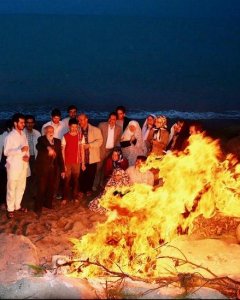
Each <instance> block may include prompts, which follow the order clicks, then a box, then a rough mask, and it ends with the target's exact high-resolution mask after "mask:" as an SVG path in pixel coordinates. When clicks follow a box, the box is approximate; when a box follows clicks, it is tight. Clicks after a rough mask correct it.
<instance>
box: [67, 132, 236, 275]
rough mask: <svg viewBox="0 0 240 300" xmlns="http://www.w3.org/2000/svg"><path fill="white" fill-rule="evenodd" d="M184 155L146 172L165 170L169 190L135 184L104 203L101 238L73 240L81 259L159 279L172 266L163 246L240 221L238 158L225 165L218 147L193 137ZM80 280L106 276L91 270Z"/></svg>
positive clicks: (154, 160)
mask: <svg viewBox="0 0 240 300" xmlns="http://www.w3.org/2000/svg"><path fill="white" fill-rule="evenodd" d="M189 142H190V144H189V146H188V147H187V149H186V150H185V151H184V152H181V153H171V154H167V155H165V156H163V157H162V158H161V159H159V157H155V156H150V157H148V160H147V164H146V166H145V167H144V168H145V169H151V168H157V169H160V173H159V176H160V177H161V178H163V181H164V184H163V186H161V187H158V188H157V189H156V190H153V189H152V188H151V187H150V186H146V185H141V184H135V185H134V186H132V187H130V188H129V187H124V188H121V189H119V193H116V192H115V193H113V192H114V189H109V190H108V191H107V193H106V194H105V195H104V196H103V198H102V199H101V205H102V206H103V207H105V208H106V209H107V210H108V213H107V214H108V215H107V217H108V218H107V221H106V222H105V223H102V224H98V225H97V227H96V230H95V232H93V233H89V234H87V235H85V236H83V237H82V238H81V239H80V240H73V242H74V244H75V245H74V248H73V252H74V255H75V257H76V258H78V257H79V258H81V259H89V260H90V261H94V262H99V263H100V264H102V265H105V266H106V267H108V268H109V269H111V270H113V271H118V272H119V270H120V269H121V270H123V271H124V272H126V273H128V274H131V275H133V276H134V275H137V276H141V277H143V278H149V277H150V278H154V277H156V276H159V275H160V274H162V273H164V272H165V268H166V265H164V264H163V262H162V261H160V260H158V259H157V257H158V256H159V254H160V253H161V245H162V244H163V243H165V242H169V241H172V240H173V239H174V238H176V237H177V236H178V235H181V234H190V233H191V232H192V229H193V224H194V220H195V219H196V218H197V217H198V216H199V215H203V216H204V217H205V218H210V217H212V216H214V214H215V213H216V212H217V211H219V212H221V213H223V214H224V215H226V216H235V217H240V180H239V177H240V165H239V164H238V162H237V161H236V160H235V158H234V156H233V155H228V156H227V157H226V158H225V159H224V156H223V154H222V152H221V149H220V146H219V143H218V141H214V140H212V139H211V138H208V137H203V136H202V135H194V136H191V137H190V140H189ZM74 275H75V276H76V275H77V276H81V277H91V276H103V275H104V272H103V271H102V269H100V268H98V267H96V266H92V265H90V266H88V267H87V268H83V269H82V273H81V274H77V273H75V274H74Z"/></svg>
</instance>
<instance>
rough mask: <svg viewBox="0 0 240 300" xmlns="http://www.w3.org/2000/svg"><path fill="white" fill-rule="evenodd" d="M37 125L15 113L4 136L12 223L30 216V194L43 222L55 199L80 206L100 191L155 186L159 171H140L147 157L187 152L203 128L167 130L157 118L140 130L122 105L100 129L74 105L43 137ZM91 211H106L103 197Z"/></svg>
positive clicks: (180, 125)
mask: <svg viewBox="0 0 240 300" xmlns="http://www.w3.org/2000/svg"><path fill="white" fill-rule="evenodd" d="M35 125H36V121H35V117H34V116H32V115H23V114H21V113H16V114H14V115H13V117H12V122H11V124H8V128H7V130H6V131H5V132H3V134H1V135H0V158H1V177H2V178H1V180H2V182H4V178H5V181H6V190H5V194H6V207H7V216H8V218H14V212H15V211H17V210H21V211H23V212H26V211H27V209H28V203H27V201H26V199H27V198H28V197H29V195H30V196H31V197H32V199H34V211H35V213H36V214H37V217H38V218H39V217H40V216H41V214H42V209H43V207H46V208H49V209H52V208H53V199H54V198H57V199H58V198H59V199H61V204H62V205H66V204H67V203H68V202H70V201H74V202H81V200H82V199H83V197H84V196H87V197H88V196H91V195H92V194H93V192H95V191H100V195H102V193H104V189H107V188H108V187H111V186H115V187H117V186H122V185H125V186H126V185H131V184H134V183H145V184H148V185H150V186H154V184H155V179H156V178H154V172H151V171H146V172H141V171H140V168H141V166H142V164H144V163H145V161H146V159H147V156H148V155H150V154H154V155H157V156H162V155H165V154H166V153H168V151H181V150H184V147H186V146H187V143H188V137H189V135H192V134H196V133H200V132H202V128H201V124H199V123H197V122H194V123H192V124H190V126H189V124H187V122H186V121H185V120H179V121H177V122H176V123H175V124H174V125H173V126H172V127H171V128H170V130H169V131H168V126H167V125H168V124H167V118H166V117H165V116H155V115H153V114H150V115H149V116H147V118H146V120H145V122H144V124H143V126H142V128H141V126H140V124H139V122H138V121H136V120H130V119H129V118H128V117H127V116H126V109H125V107H123V106H118V107H117V108H116V109H115V110H114V111H113V112H111V113H110V114H109V116H108V119H107V120H106V121H105V122H100V123H99V124H98V126H97V127H96V126H93V125H92V124H90V123H89V118H88V116H87V115H86V114H85V113H78V109H77V107H76V106H75V105H71V106H69V107H68V117H66V118H64V119H61V112H60V110H59V109H53V110H52V112H51V120H50V121H49V122H47V123H45V124H44V125H43V126H42V128H41V133H40V132H39V131H38V130H36V129H35ZM4 172H5V174H6V175H7V176H5V177H4ZM0 197H2V198H3V197H4V192H1V196H0ZM4 200H5V199H4ZM89 208H90V209H91V210H94V211H102V208H101V207H100V205H99V197H97V198H95V199H93V200H92V201H91V202H90V203H89Z"/></svg>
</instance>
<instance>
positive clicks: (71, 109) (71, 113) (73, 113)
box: [62, 105, 77, 134]
mask: <svg viewBox="0 0 240 300" xmlns="http://www.w3.org/2000/svg"><path fill="white" fill-rule="evenodd" d="M67 112H68V117H66V118H64V119H62V123H63V126H64V130H63V131H64V134H65V133H67V132H68V130H69V127H68V122H69V120H70V119H76V120H77V107H76V106H75V105H69V106H68V109H67Z"/></svg>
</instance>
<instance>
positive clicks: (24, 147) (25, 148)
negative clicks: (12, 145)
mask: <svg viewBox="0 0 240 300" xmlns="http://www.w3.org/2000/svg"><path fill="white" fill-rule="evenodd" d="M28 149H29V147H28V146H23V147H22V148H21V151H22V152H27V151H28Z"/></svg>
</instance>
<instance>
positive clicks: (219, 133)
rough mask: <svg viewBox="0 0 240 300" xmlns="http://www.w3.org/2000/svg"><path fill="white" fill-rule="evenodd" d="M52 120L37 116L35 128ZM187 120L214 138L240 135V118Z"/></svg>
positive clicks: (94, 121)
mask: <svg viewBox="0 0 240 300" xmlns="http://www.w3.org/2000/svg"><path fill="white" fill-rule="evenodd" d="M131 119H132V120H133V119H134V120H136V121H138V122H139V124H140V126H141V127H142V125H143V123H144V121H145V119H138V118H130V120H131ZM179 119H180V118H168V129H169V130H170V128H171V126H172V125H173V124H174V123H175V122H176V121H177V120H179ZM49 120H50V118H49V119H47V120H46V121H38V120H37V118H36V126H35V129H37V130H39V131H41V127H42V125H43V124H45V123H46V122H48V121H49ZM185 120H186V121H187V122H189V123H191V122H192V121H199V122H200V123H202V125H203V128H204V130H206V131H207V132H208V134H209V135H210V136H212V137H213V138H220V139H230V138H233V137H236V136H238V135H240V120H239V119H185ZM6 121H7V119H4V120H3V119H1V120H0V134H1V133H2V132H3V129H4V126H5V123H6ZM106 121H107V119H103V118H94V119H93V118H89V123H90V124H92V125H94V126H98V124H99V123H100V122H106Z"/></svg>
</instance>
